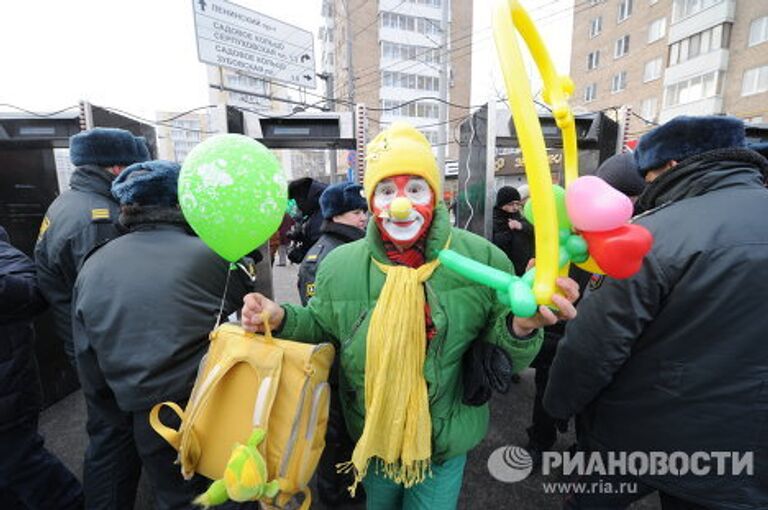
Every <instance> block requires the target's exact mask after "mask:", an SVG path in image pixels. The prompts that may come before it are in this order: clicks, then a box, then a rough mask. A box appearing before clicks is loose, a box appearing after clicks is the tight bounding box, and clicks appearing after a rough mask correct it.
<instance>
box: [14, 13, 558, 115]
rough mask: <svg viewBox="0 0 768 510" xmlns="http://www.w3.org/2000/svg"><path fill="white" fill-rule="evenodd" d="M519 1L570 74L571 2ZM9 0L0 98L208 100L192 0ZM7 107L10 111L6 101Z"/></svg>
mask: <svg viewBox="0 0 768 510" xmlns="http://www.w3.org/2000/svg"><path fill="white" fill-rule="evenodd" d="M371 1H374V0H371ZM492 1H493V0H476V1H475V9H474V12H475V14H474V27H475V28H474V36H473V41H474V46H473V52H472V53H473V55H472V64H473V65H472V100H471V102H472V104H478V103H482V102H485V101H486V100H487V98H488V97H489V93H490V91H492V90H494V86H495V88H496V89H498V90H500V91H501V90H503V84H502V82H501V80H500V79H498V70H497V67H498V64H497V62H496V53H495V48H494V46H493V40H492V37H491V30H490V12H491V5H492V3H491V2H492ZM235 3H237V4H240V5H242V6H243V7H246V8H249V9H253V10H255V11H258V12H261V13H263V14H267V15H269V16H272V17H275V18H278V19H280V20H282V21H285V22H287V23H291V24H294V25H297V26H300V27H302V28H304V29H306V30H310V31H312V32H313V34H314V35H315V36H316V34H317V29H318V27H319V26H320V24H321V17H320V0H280V1H278V0H237V1H236V2H235ZM522 3H523V5H525V6H526V8H527V9H528V10H529V12H530V13H531V15H532V17H533V18H534V20H537V25H538V26H539V29H540V31H541V33H542V35H543V37H544V40H545V43H546V44H547V46H548V47H549V49H550V52H551V54H552V56H553V59H554V60H555V65H556V67H557V69H558V71H560V72H562V73H566V72H568V65H569V59H570V41H571V32H572V13H571V7H572V5H573V0H523V2H522ZM3 4H4V5H3V8H2V11H0V12H1V15H0V72H1V73H2V77H3V78H2V80H0V103H9V104H13V105H16V106H19V107H22V108H25V109H28V110H33V111H38V112H45V111H53V110H58V109H62V108H66V107H68V106H72V105H76V104H77V101H78V100H80V99H87V100H89V101H91V102H92V103H94V104H97V105H99V106H105V107H113V108H119V109H121V110H125V111H128V112H131V113H134V114H136V115H140V116H144V117H149V118H151V119H154V118H155V112H156V111H184V110H188V109H192V108H195V107H198V106H203V105H205V104H208V102H209V100H208V89H207V85H206V84H207V78H206V71H205V66H204V65H203V64H201V63H200V62H199V61H198V58H197V47H196V40H195V29H194V20H193V14H192V0H130V1H126V0H15V1H10V0H9V1H4V2H3ZM318 49H319V48H318V42H317V39H316V38H315V50H316V52H317V51H318ZM316 61H317V59H316ZM318 71H319V69H318ZM318 81H319V80H318ZM319 82H320V81H319ZM321 84H322V82H320V85H321ZM0 111H12V109H11V108H9V107H7V106H5V105H0Z"/></svg>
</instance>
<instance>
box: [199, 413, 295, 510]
mask: <svg viewBox="0 0 768 510" xmlns="http://www.w3.org/2000/svg"><path fill="white" fill-rule="evenodd" d="M265 435H266V431H265V430H264V429H261V428H255V429H253V432H252V433H251V437H250V438H248V442H247V444H244V445H243V444H239V443H238V444H236V445H235V448H234V449H233V450H232V455H231V456H230V457H229V461H228V462H227V467H226V469H225V470H224V477H223V478H222V479H221V480H216V481H215V482H213V483H212V484H211V486H210V487H209V488H208V490H207V491H205V493H203V494H201V495H200V496H198V497H197V498H196V499H195V501H194V503H195V504H197V505H201V506H203V507H205V508H208V507H210V506H214V505H220V504H222V503H225V502H226V501H228V500H232V501H237V502H239V503H241V502H244V501H256V500H258V499H262V498H269V499H271V498H274V497H275V496H276V495H277V493H278V492H279V491H280V488H279V485H278V483H277V480H273V481H271V482H267V463H266V461H265V460H264V457H263V456H262V455H261V452H259V448H258V446H259V444H261V442H262V441H263V440H264V436H265Z"/></svg>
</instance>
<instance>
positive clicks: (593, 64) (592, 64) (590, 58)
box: [587, 50, 600, 71]
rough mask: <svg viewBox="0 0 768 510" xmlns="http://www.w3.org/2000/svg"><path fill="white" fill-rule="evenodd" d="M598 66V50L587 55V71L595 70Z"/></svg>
mask: <svg viewBox="0 0 768 510" xmlns="http://www.w3.org/2000/svg"><path fill="white" fill-rule="evenodd" d="M599 65H600V50H596V51H593V52H592V53H590V54H589V55H587V70H590V71H591V70H592V69H597V66H599Z"/></svg>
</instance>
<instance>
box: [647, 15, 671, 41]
mask: <svg viewBox="0 0 768 510" xmlns="http://www.w3.org/2000/svg"><path fill="white" fill-rule="evenodd" d="M666 34H667V18H659V19H657V20H653V21H652V22H651V24H650V25H649V26H648V44H650V43H652V42H654V41H658V40H659V39H661V38H662V37H664V36H665V35H666Z"/></svg>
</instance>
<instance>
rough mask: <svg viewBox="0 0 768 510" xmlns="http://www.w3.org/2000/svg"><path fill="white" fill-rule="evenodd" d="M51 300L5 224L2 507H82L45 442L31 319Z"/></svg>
mask: <svg viewBox="0 0 768 510" xmlns="http://www.w3.org/2000/svg"><path fill="white" fill-rule="evenodd" d="M45 308H46V304H45V300H44V299H43V296H42V295H40V292H39V290H38V286H37V281H36V280H35V265H34V264H33V263H32V260H30V259H29V257H27V256H26V255H25V254H23V253H22V252H21V251H19V250H17V249H16V248H15V247H13V246H12V245H11V244H10V242H9V240H8V235H7V234H6V232H5V230H4V229H3V228H2V227H0V508H40V509H42V508H59V509H62V510H75V509H79V508H82V507H83V489H82V487H81V486H80V482H78V481H77V478H75V475H73V474H72V473H71V472H70V471H69V470H68V469H67V468H66V467H65V466H64V465H63V464H62V463H61V461H60V460H59V459H58V458H56V457H55V456H54V455H52V454H51V453H50V452H49V451H48V450H47V449H46V448H45V447H44V446H43V438H42V437H41V436H40V434H39V433H38V431H37V422H38V413H39V412H40V404H41V403H42V392H41V387H40V373H39V371H38V368H37V363H36V362H35V348H34V336H35V334H34V330H33V329H32V319H33V318H34V317H35V316H36V315H38V314H40V313H42V312H43V310H45Z"/></svg>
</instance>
